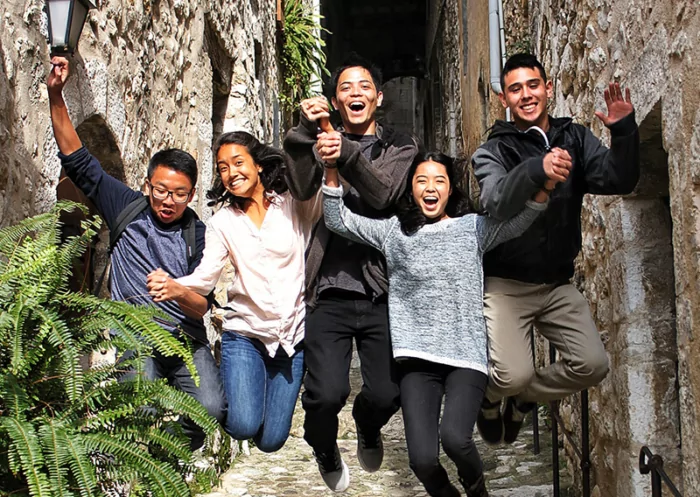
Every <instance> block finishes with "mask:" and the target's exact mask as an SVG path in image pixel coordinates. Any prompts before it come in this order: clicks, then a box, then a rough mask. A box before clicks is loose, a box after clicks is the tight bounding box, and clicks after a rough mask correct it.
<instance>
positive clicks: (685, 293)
mask: <svg viewBox="0 0 700 497" xmlns="http://www.w3.org/2000/svg"><path fill="white" fill-rule="evenodd" d="M449 3H450V2H448V4H449ZM458 3H460V4H462V13H463V14H464V13H468V15H467V16H464V17H463V22H462V29H461V30H459V33H457V32H456V31H457V30H456V29H452V34H453V36H454V37H455V38H458V37H461V41H462V44H463V47H464V48H463V53H464V54H466V57H465V59H464V60H463V61H462V64H463V65H462V71H463V73H462V78H461V95H462V110H463V115H464V120H463V131H464V143H465V149H466V151H467V152H471V151H473V150H474V149H475V148H476V147H477V146H478V145H479V144H480V143H481V142H483V140H484V139H485V136H484V133H485V131H486V129H487V128H488V127H489V126H490V125H491V124H492V122H493V120H494V118H496V117H502V115H503V114H502V110H501V109H500V106H499V104H498V103H497V99H496V97H495V95H494V94H493V92H492V91H491V89H490V88H489V77H490V75H489V65H488V64H489V59H488V55H489V47H488V6H487V2H471V1H470V0H466V2H458ZM504 11H505V14H506V19H505V28H506V49H507V52H508V53H509V54H511V53H515V52H518V51H521V50H522V49H526V48H527V47H528V46H530V47H531V49H532V50H533V51H534V52H535V53H536V54H537V55H538V56H539V57H540V59H541V60H542V61H543V62H544V64H545V67H546V69H547V71H548V74H549V75H550V77H551V79H552V80H553V82H554V95H555V97H554V100H553V102H551V105H550V111H551V113H552V114H553V115H555V116H563V115H569V116H573V117H574V119H575V120H576V121H577V122H579V123H581V124H584V125H587V126H590V127H591V128H592V130H593V132H594V133H595V134H596V135H597V136H600V137H601V139H602V141H603V142H604V143H609V139H610V137H609V133H608V132H607V130H606V129H605V128H604V126H602V125H601V123H600V122H598V120H597V119H596V118H595V117H594V111H595V110H604V108H605V104H604V100H603V90H604V89H605V88H606V86H607V84H608V83H609V82H610V81H611V80H617V81H620V82H621V83H622V84H623V85H624V86H628V87H630V88H631V90H632V96H633V102H634V104H635V107H636V118H637V122H638V123H639V124H640V132H641V137H642V158H643V164H642V169H643V174H642V179H641V180H640V184H639V186H638V187H637V189H636V191H635V192H634V193H633V194H632V195H630V196H626V197H587V198H586V200H585V205H584V212H583V215H582V227H583V249H582V254H581V257H580V258H579V261H578V270H577V275H576V278H575V282H576V284H577V285H578V286H579V287H580V288H581V289H582V291H583V292H584V294H585V295H586V297H587V298H588V300H589V302H590V304H591V310H592V312H593V315H594V317H595V319H596V322H597V324H598V326H599V329H600V332H601V336H602V338H603V341H604V343H605V344H606V348H607V351H608V353H609V355H610V359H611V372H610V374H609V376H608V378H606V380H605V381H604V382H603V383H602V384H601V386H600V387H599V388H596V389H593V390H592V391H591V406H590V411H591V444H592V449H593V466H594V469H593V480H594V484H595V487H594V495H599V496H609V495H615V496H637V495H639V496H641V495H649V477H648V476H641V475H640V474H639V471H638V468H637V464H638V461H637V458H638V453H639V449H640V447H641V445H642V444H649V446H650V447H651V448H652V450H654V451H656V452H658V453H659V454H661V455H662V456H663V457H664V458H665V460H666V465H667V470H668V471H669V473H670V474H671V476H672V478H674V479H675V480H676V482H678V483H681V486H683V487H684V488H685V489H686V494H688V492H691V491H692V490H691V489H694V488H700V470H699V469H698V468H700V460H699V459H700V434H699V433H698V427H697V424H698V419H700V408H699V407H698V399H699V398H700V366H699V365H698V361H694V360H693V359H692V358H693V357H697V356H698V354H699V353H700V345H698V341H697V340H694V333H693V325H694V322H695V321H696V320H697V319H699V318H700V316H699V314H698V313H700V294H699V293H698V290H697V285H696V284H695V282H696V281H697V280H698V273H699V268H698V262H697V261H698V255H697V254H698V247H697V245H698V243H699V242H698V239H699V238H700V237H699V235H700V234H699V233H698V229H697V226H698V218H697V207H698V205H700V201H698V193H697V191H698V188H697V186H696V185H697V184H698V183H700V180H698V179H697V177H698V176H700V174H698V172H697V171H698V170H700V160H699V159H698V157H700V145H699V144H700V105H698V104H699V103H700V96H699V94H698V92H696V91H694V90H693V87H692V85H693V82H695V81H697V79H698V76H699V75H700V70H699V69H698V68H697V67H696V66H697V64H694V59H695V58H696V57H694V56H693V48H694V47H695V46H697V45H698V43H699V42H700V37H699V34H700V19H699V16H698V5H697V2H693V1H690V0H679V1H674V2H653V1H651V0H641V1H639V0H626V1H618V2H612V1H606V0H584V1H574V0H556V1H554V0H504ZM579 412H580V406H579V401H578V398H577V397H572V398H571V399H569V401H568V402H566V403H565V404H564V405H563V406H562V414H563V417H564V418H565V419H566V420H567V423H568V426H569V428H570V429H572V430H573V431H574V432H576V433H578V430H579V427H578V424H577V421H576V420H577V419H579V418H578V414H579ZM569 452H570V453H571V451H569ZM569 467H570V468H578V462H577V461H575V460H572V461H571V463H570V464H569ZM578 477H579V478H580V475H578Z"/></svg>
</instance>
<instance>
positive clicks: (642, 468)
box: [639, 445, 683, 497]
mask: <svg viewBox="0 0 700 497" xmlns="http://www.w3.org/2000/svg"><path fill="white" fill-rule="evenodd" d="M639 472H640V473H641V474H643V475H648V474H649V473H651V495H652V497H661V496H662V488H661V483H662V481H663V483H666V486H667V487H668V489H669V490H670V491H671V493H672V494H673V495H674V497H683V494H681V493H680V492H679V491H678V488H676V485H675V484H674V483H673V481H672V480H671V478H669V476H668V475H667V474H666V471H664V459H663V457H661V456H660V455H658V454H654V453H652V452H651V450H649V447H647V446H646V445H645V446H644V447H642V448H641V450H640V451H639Z"/></svg>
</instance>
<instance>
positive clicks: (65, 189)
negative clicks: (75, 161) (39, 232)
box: [56, 114, 125, 297]
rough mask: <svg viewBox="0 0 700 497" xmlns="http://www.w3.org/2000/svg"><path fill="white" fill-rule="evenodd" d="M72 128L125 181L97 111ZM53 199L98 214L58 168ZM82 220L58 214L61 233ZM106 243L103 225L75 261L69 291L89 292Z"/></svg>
mask: <svg viewBox="0 0 700 497" xmlns="http://www.w3.org/2000/svg"><path fill="white" fill-rule="evenodd" d="M76 131H77V133H78V136H79V137H80V141H81V142H82V143H83V145H84V146H85V147H86V148H87V149H88V150H89V151H90V153H91V154H92V155H94V156H95V157H96V158H97V160H99V161H100V164H101V165H102V167H103V169H104V170H105V171H106V172H107V174H109V175H111V176H113V177H115V178H117V179H118V180H120V181H124V180H125V173H124V164H123V162H122V158H121V152H120V150H119V147H118V145H117V142H116V139H115V138H114V134H113V133H112V131H111V130H110V128H109V126H108V125H107V123H106V122H105V120H104V118H103V117H102V116H100V115H98V114H94V115H92V116H90V117H89V118H88V119H86V120H85V121H83V122H82V123H81V124H80V125H79V126H78V127H77V128H76ZM56 199H57V200H72V201H74V202H79V203H82V204H84V205H86V206H87V207H88V208H89V210H90V215H91V216H96V215H98V212H97V209H96V208H95V206H94V205H93V204H92V202H90V201H89V200H88V199H87V197H86V196H85V195H84V194H83V192H82V191H80V190H79V189H78V187H77V186H75V184H74V183H73V182H72V181H71V180H70V179H69V178H68V177H67V176H66V175H65V172H64V171H63V169H61V176H60V180H59V182H58V186H57V187H56ZM84 220H85V216H84V215H83V214H82V212H79V211H77V212H70V213H63V215H62V216H61V222H62V223H63V227H62V236H63V237H67V236H71V235H73V234H76V233H78V232H79V231H80V223H81V222H82V221H84ZM108 243H109V232H108V230H107V226H106V225H104V224H103V226H102V229H101V230H100V233H99V234H98V236H97V237H96V239H95V240H93V243H92V244H91V245H90V247H88V250H87V251H86V252H85V254H84V255H83V257H82V259H81V260H80V261H76V264H75V266H74V271H73V279H72V280H71V288H72V289H73V290H79V289H83V290H86V291H93V290H94V288H95V285H96V283H97V281H96V279H97V278H99V275H100V274H102V271H103V269H104V268H105V266H106V264H107V248H108ZM101 295H102V296H104V297H107V296H108V295H109V293H108V290H107V289H106V288H103V289H102V292H101Z"/></svg>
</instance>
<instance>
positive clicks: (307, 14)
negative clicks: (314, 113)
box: [280, 0, 330, 113]
mask: <svg viewBox="0 0 700 497" xmlns="http://www.w3.org/2000/svg"><path fill="white" fill-rule="evenodd" d="M321 19H323V16H320V15H317V14H314V13H313V12H312V10H311V7H310V6H309V5H307V4H305V3H304V2H303V1H302V0H287V1H285V2H284V27H283V28H282V51H281V52H282V56H281V60H280V65H281V68H282V93H281V96H280V101H281V103H282V106H283V108H284V110H285V111H286V112H288V113H291V112H294V110H296V109H298V108H299V104H300V102H301V101H302V100H304V99H305V98H309V97H311V96H312V95H313V93H314V92H313V91H312V87H311V83H312V81H314V80H317V81H321V78H322V76H323V75H326V76H329V75H330V73H329V72H328V69H327V68H326V54H325V53H324V52H323V47H324V46H325V45H326V44H325V42H324V41H323V39H321V37H320V33H321V32H322V31H324V32H326V33H330V31H328V30H327V29H325V28H324V27H323V26H321Z"/></svg>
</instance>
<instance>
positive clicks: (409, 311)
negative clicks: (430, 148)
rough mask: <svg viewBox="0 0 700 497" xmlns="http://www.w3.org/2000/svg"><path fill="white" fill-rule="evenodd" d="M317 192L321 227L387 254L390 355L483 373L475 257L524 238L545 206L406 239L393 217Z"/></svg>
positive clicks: (329, 191) (472, 217)
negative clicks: (368, 213) (371, 214)
mask: <svg viewBox="0 0 700 497" xmlns="http://www.w3.org/2000/svg"><path fill="white" fill-rule="evenodd" d="M323 193H324V201H323V212H324V215H325V220H326V226H327V227H328V228H329V229H330V230H331V231H333V232H335V233H338V234H340V235H342V236H345V237H348V238H350V239H353V240H355V241H358V242H362V243H366V244H367V245H370V246H372V247H374V248H376V249H378V250H380V251H381V252H382V253H383V254H384V255H385V257H386V261H387V269H388V273H389V329H390V331H391V342H392V347H393V349H394V357H395V358H397V359H400V358H407V357H414V358H418V359H423V360H426V361H430V362H436V363H440V364H446V365H449V366H454V367H457V368H469V369H474V370H477V371H481V372H483V373H485V374H486V373H487V372H488V369H487V364H488V356H487V342H486V323H485V321H484V306H483V271H482V264H481V259H482V255H483V253H484V252H485V251H487V250H489V249H491V248H493V247H495V246H496V245H498V244H499V243H502V242H504V241H506V240H509V239H511V238H514V237H516V236H518V235H520V234H521V233H523V232H524V231H525V230H526V229H527V228H528V227H529V226H530V224H531V223H532V222H533V221H534V220H535V218H536V217H537V216H538V215H539V213H540V212H541V211H543V210H545V209H546V207H547V204H546V203H537V202H533V201H528V202H527V204H526V207H525V209H524V210H523V211H522V212H520V213H519V214H518V215H516V216H515V217H513V218H511V219H509V220H507V221H503V222H500V221H496V220H494V219H492V218H489V217H487V216H479V215H476V214H468V215H466V216H463V217H458V218H451V219H446V220H444V221H440V222H437V223H434V224H426V225H425V226H423V227H422V228H421V229H419V230H418V231H417V232H416V233H414V234H413V235H411V236H406V235H404V234H403V232H402V231H401V226H400V224H399V220H398V219H397V218H396V216H394V217H391V218H389V219H370V218H366V217H362V216H359V215H357V214H355V213H353V212H352V211H350V210H349V209H347V208H346V207H345V205H344V204H343V201H342V195H343V189H342V188H331V187H328V186H325V185H324V186H323Z"/></svg>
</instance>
